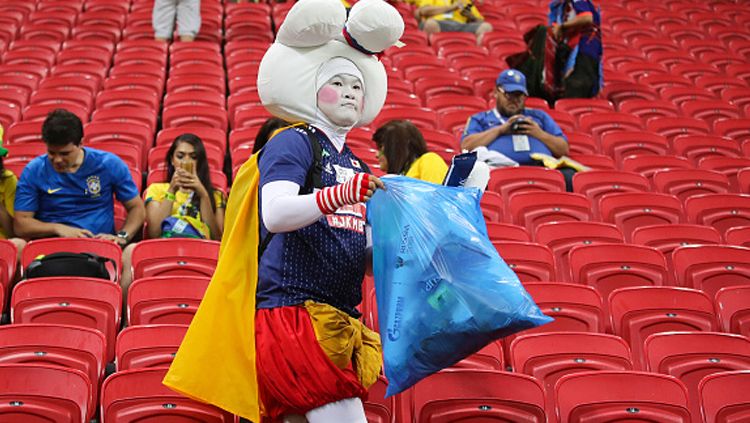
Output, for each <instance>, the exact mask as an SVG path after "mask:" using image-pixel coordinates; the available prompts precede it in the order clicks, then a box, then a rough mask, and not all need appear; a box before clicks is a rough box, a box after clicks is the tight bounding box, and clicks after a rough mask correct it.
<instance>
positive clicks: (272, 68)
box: [258, 0, 404, 126]
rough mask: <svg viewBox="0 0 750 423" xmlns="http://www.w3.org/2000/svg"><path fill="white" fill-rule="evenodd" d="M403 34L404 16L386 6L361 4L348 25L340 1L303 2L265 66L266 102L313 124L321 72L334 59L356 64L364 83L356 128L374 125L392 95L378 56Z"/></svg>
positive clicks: (364, 0) (261, 82) (261, 86)
mask: <svg viewBox="0 0 750 423" xmlns="http://www.w3.org/2000/svg"><path fill="white" fill-rule="evenodd" d="M403 31H404V21H403V19H402V18H401V15H400V14H399V13H398V11H396V9H394V8H393V7H392V6H391V5H389V4H388V3H386V2H385V1H383V0H360V1H359V2H357V3H356V4H355V5H354V6H353V7H352V9H351V10H350V12H349V18H348V19H347V17H346V9H345V8H344V6H343V5H342V4H341V2H340V1H339V0H300V1H299V2H297V3H296V4H295V5H294V6H293V7H292V9H291V10H290V11H289V14H288V15H287V17H286V19H285V20H284V23H283V24H282V25H281V28H280V29H279V33H278V35H277V36H276V42H275V43H273V45H271V47H270V48H269V49H268V51H267V52H266V54H265V56H263V60H262V61H261V63H260V68H259V70H258V94H259V95H260V99H261V102H262V103H263V105H264V106H265V107H266V108H267V109H268V110H269V111H270V112H271V113H272V114H273V115H275V116H278V117H280V118H282V119H286V120H289V121H300V120H301V121H304V122H312V121H314V120H315V117H316V112H317V87H316V77H317V75H318V71H319V69H320V67H321V66H322V65H323V64H324V63H326V62H328V61H329V60H330V59H332V58H334V57H342V58H344V59H348V60H349V61H351V62H352V63H354V65H355V66H356V67H357V69H359V71H360V72H361V74H362V76H363V78H364V80H363V81H362V84H363V85H364V87H365V92H366V94H365V101H364V107H363V111H362V118H361V119H360V121H359V122H358V123H357V124H356V125H355V126H363V125H367V124H369V123H370V122H372V120H373V119H375V116H377V114H378V113H379V112H380V109H381V108H382V107H383V103H384V102H385V96H386V92H387V91H388V79H387V76H386V73H385V68H384V67H383V64H382V63H380V61H379V60H378V58H377V57H376V54H377V53H381V52H382V51H383V50H385V49H386V48H388V47H390V46H392V45H394V44H395V43H396V42H397V41H398V39H399V38H400V37H401V34H402V33H403Z"/></svg>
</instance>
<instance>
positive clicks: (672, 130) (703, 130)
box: [646, 117, 711, 140]
mask: <svg viewBox="0 0 750 423" xmlns="http://www.w3.org/2000/svg"><path fill="white" fill-rule="evenodd" d="M646 130H648V131H651V132H656V133H657V134H660V135H662V136H664V137H666V138H667V139H669V140H671V139H673V138H674V137H676V136H678V135H708V134H709V132H710V131H711V128H710V125H709V124H708V122H706V121H705V120H701V119H695V118H691V117H655V118H651V119H649V120H648V121H647V122H646Z"/></svg>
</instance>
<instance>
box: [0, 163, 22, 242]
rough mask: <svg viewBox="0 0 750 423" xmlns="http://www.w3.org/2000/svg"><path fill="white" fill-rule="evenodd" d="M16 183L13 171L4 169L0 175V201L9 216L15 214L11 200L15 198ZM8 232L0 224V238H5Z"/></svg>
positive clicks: (16, 179)
mask: <svg viewBox="0 0 750 423" xmlns="http://www.w3.org/2000/svg"><path fill="white" fill-rule="evenodd" d="M17 184H18V178H16V175H14V174H13V172H11V171H9V170H7V169H4V170H3V173H2V176H0V201H2V205H3V207H5V210H6V211H7V212H8V214H9V215H10V217H13V215H14V214H15V212H14V209H13V202H14V201H15V199H16V185H17ZM7 238H8V234H6V233H5V231H4V230H3V228H2V226H0V239H7Z"/></svg>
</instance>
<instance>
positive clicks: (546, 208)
mask: <svg viewBox="0 0 750 423" xmlns="http://www.w3.org/2000/svg"><path fill="white" fill-rule="evenodd" d="M509 211H510V214H511V217H512V219H513V223H515V224H516V225H521V226H525V227H526V229H527V230H528V231H529V233H533V232H534V231H535V230H536V228H537V227H538V226H539V225H541V224H543V223H546V222H567V221H575V222H584V221H588V220H591V218H592V214H591V204H590V203H589V200H588V199H587V198H586V197H585V196H584V195H583V194H576V193H572V192H538V193H536V192H519V193H516V194H514V195H513V197H512V198H511V199H510V207H509Z"/></svg>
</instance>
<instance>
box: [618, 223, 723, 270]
mask: <svg viewBox="0 0 750 423" xmlns="http://www.w3.org/2000/svg"><path fill="white" fill-rule="evenodd" d="M631 241H632V242H633V244H639V245H645V246H647V247H654V248H656V249H657V250H659V251H661V253H662V254H664V257H665V258H666V259H667V266H668V267H669V268H670V269H672V268H673V267H672V251H674V249H675V248H677V247H681V246H685V245H693V244H721V235H720V234H719V232H718V231H717V230H716V229H714V228H712V227H710V226H702V225H692V224H677V225H675V224H666V225H650V226H642V227H639V228H636V229H635V230H634V231H633V233H632V235H631Z"/></svg>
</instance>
